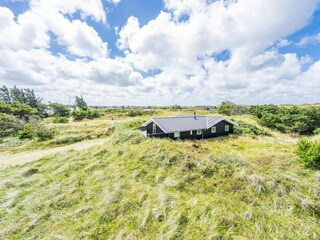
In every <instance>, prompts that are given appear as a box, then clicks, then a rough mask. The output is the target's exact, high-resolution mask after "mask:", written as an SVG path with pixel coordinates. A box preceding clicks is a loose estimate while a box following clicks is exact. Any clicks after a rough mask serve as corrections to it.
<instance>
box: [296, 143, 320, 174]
mask: <svg viewBox="0 0 320 240" xmlns="http://www.w3.org/2000/svg"><path fill="white" fill-rule="evenodd" d="M296 154H297V155H298V156H299V159H300V162H301V163H302V165H304V166H305V167H307V168H312V169H320V142H316V141H315V142H312V141H308V140H307V139H300V140H299V142H298V144H297V149H296Z"/></svg>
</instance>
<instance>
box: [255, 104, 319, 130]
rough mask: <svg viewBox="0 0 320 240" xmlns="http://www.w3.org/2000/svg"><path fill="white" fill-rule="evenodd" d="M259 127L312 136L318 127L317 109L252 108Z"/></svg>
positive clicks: (267, 106)
mask: <svg viewBox="0 0 320 240" xmlns="http://www.w3.org/2000/svg"><path fill="white" fill-rule="evenodd" d="M250 111H251V113H252V114H253V115H254V116H256V117H258V119H259V120H258V121H259V123H260V124H261V125H263V126H266V127H269V128H273V129H276V130H278V131H281V132H285V133H298V134H312V133H313V132H314V131H315V130H316V129H317V128H319V126H320V108H319V107H296V106H294V107H279V106H275V105H262V106H252V107H251V108H250Z"/></svg>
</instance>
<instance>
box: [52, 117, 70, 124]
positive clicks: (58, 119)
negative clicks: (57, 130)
mask: <svg viewBox="0 0 320 240" xmlns="http://www.w3.org/2000/svg"><path fill="white" fill-rule="evenodd" d="M68 122H69V118H67V117H60V116H56V117H55V118H54V119H53V123H68Z"/></svg>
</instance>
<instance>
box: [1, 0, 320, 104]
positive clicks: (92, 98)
mask: <svg viewBox="0 0 320 240" xmlns="http://www.w3.org/2000/svg"><path fill="white" fill-rule="evenodd" d="M319 6H320V3H319V0H55V1H50V0H29V1H27V0H0V85H6V86H8V87H12V86H14V85H16V86H17V87H19V88H31V89H34V90H35V92H36V93H37V95H39V96H41V97H42V98H43V99H44V102H45V103H46V102H49V101H50V102H58V103H64V104H67V103H68V102H69V96H70V97H71V99H73V98H74V97H75V96H76V95H83V97H84V99H86V100H87V102H88V104H90V105H101V106H111V105H118V106H122V105H140V106H146V105H158V106H159V105H174V104H179V105H183V106H186V105H192V106H195V105H215V104H218V103H220V102H221V101H225V100H229V101H232V102H235V103H239V104H269V103H272V104H284V103H297V104H299V103H316V102H320V10H319Z"/></svg>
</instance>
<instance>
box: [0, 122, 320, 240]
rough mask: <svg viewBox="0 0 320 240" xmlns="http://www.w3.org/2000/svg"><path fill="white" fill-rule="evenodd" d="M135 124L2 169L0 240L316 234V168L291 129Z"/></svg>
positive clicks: (319, 234)
mask: <svg viewBox="0 0 320 240" xmlns="http://www.w3.org/2000/svg"><path fill="white" fill-rule="evenodd" d="M119 118H120V117H119ZM244 118H245V117H244ZM244 118H243V119H242V120H245V119H244ZM92 124H94V121H93V122H92ZM137 125H138V123H137V122H129V123H126V122H124V123H118V125H116V126H115V130H114V132H113V133H112V134H111V135H110V136H109V137H107V139H108V141H107V142H106V144H105V145H103V146H96V147H93V148H90V149H88V150H83V151H69V152H68V153H67V154H56V155H52V156H48V157H46V158H44V159H42V160H40V161H37V162H33V163H28V164H25V165H23V166H17V167H10V168H6V169H3V170H0V239H2V238H3V239H80V238H82V239H319V238H320V224H319V222H320V173H319V171H311V170H306V169H304V168H302V167H301V166H300V165H299V164H298V163H297V158H296V156H295V155H294V148H295V143H294V141H291V140H292V139H291V137H290V136H287V138H288V139H289V141H288V139H286V138H278V137H277V136H271V137H261V136H260V137H254V138H252V137H250V136H231V137H229V138H227V137H226V138H218V139H214V140H205V141H172V140H168V139H145V138H143V137H142V136H141V135H140V134H139V132H138V131H137V130H135V127H136V126H137ZM73 127H74V126H72V125H70V128H68V129H72V128H73ZM106 136H107V135H106Z"/></svg>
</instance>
